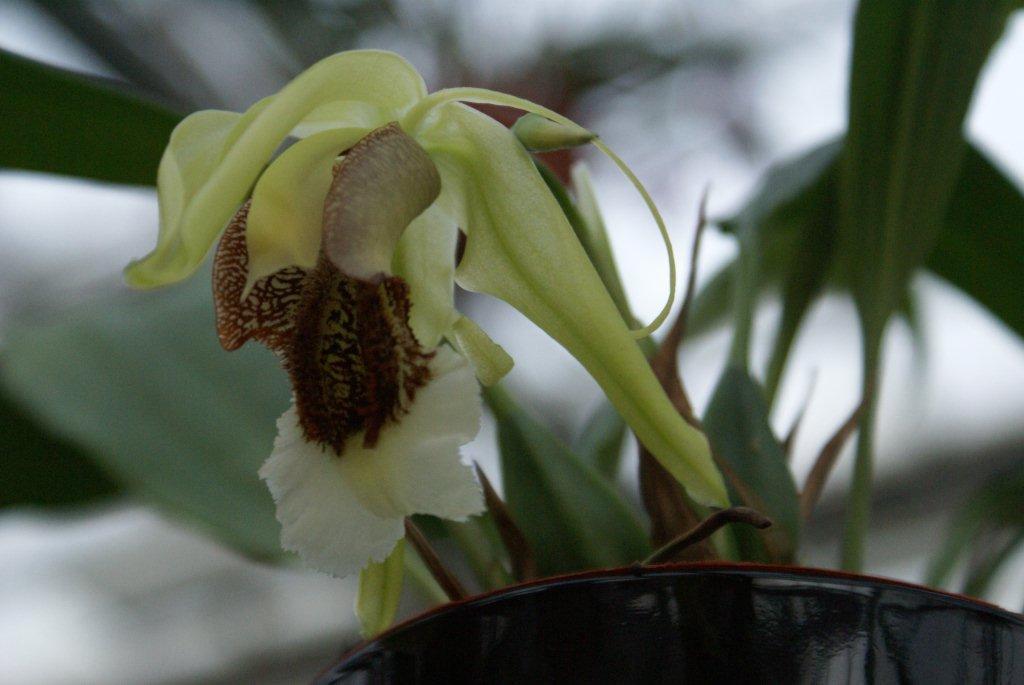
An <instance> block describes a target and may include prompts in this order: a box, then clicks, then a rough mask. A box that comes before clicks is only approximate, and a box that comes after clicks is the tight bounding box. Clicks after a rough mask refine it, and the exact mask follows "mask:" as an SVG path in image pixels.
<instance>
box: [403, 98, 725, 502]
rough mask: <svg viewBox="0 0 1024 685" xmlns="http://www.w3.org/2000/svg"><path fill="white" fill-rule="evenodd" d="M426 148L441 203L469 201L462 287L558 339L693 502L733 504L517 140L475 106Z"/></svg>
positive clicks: (440, 125)
mask: <svg viewBox="0 0 1024 685" xmlns="http://www.w3.org/2000/svg"><path fill="white" fill-rule="evenodd" d="M419 140H420V142H421V143H422V144H423V145H424V147H425V148H426V149H427V151H428V152H429V153H430V154H431V156H432V157H433V158H434V161H435V163H436V164H437V166H438V169H439V170H440V172H441V175H442V189H443V190H442V197H446V196H450V195H451V194H452V193H453V192H461V195H462V197H463V199H464V210H465V212H466V214H465V216H464V217H463V218H462V220H461V221H460V225H461V226H462V227H463V229H464V230H465V231H466V234H467V243H466V252H465V255H464V256H463V259H462V262H461V264H460V266H459V268H458V270H457V271H456V277H457V280H458V282H459V284H460V285H462V286H464V287H466V288H468V289H470V290H477V291H481V292H486V293H489V294H491V295H494V296H496V297H499V298H501V299H503V300H505V301H506V302H508V303H509V304H511V305H512V306H514V307H515V308H516V309H518V310H519V311H521V312H522V313H523V314H525V315H526V316H527V317H528V318H530V319H531V320H532V321H533V322H534V323H536V324H537V325H538V326H540V327H541V328H542V329H544V330H545V331H546V332H547V333H548V334H549V335H551V336H552V337H553V338H555V339H556V340H558V341H559V342H560V343H561V344H562V345H563V346H565V348H566V349H567V350H569V352H570V353H572V354H573V356H575V357H576V358H577V359H578V360H579V361H580V362H581V363H582V364H583V365H584V366H585V367H586V368H587V370H588V371H589V372H590V374H591V375H592V376H593V377H594V379H595V380H596V381H597V382H598V383H599V384H600V385H601V387H602V389H603V390H604V391H605V393H606V394H607V395H608V398H609V399H610V400H611V401H612V403H613V404H615V406H616V408H617V409H618V410H619V412H620V414H621V415H622V416H623V418H624V419H626V421H627V422H628V423H629V425H630V426H631V427H632V428H633V430H634V431H635V432H636V434H637V436H638V437H639V438H640V440H641V441H642V442H643V443H644V445H646V446H647V448H648V449H649V450H650V451H651V453H652V454H654V455H655V456H656V457H657V458H658V460H659V461H660V462H661V463H662V464H663V465H664V466H665V468H666V469H668V470H669V472H671V473H672V474H673V475H674V476H675V477H676V478H677V479H678V480H679V481H680V482H681V483H682V484H683V485H684V486H685V487H686V488H687V490H688V491H689V492H690V494H691V495H692V496H693V497H694V498H695V499H697V500H699V501H701V502H705V503H709V504H717V505H724V504H727V502H728V498H727V497H726V493H725V487H724V485H723V482H722V478H721V475H720V474H719V472H718V470H717V469H716V468H715V465H714V462H713V461H712V458H711V453H710V449H709V447H708V443H707V440H706V439H705V437H704V435H703V434H702V433H700V432H699V431H697V430H696V429H694V428H693V427H691V426H689V425H688V424H687V423H686V422H685V421H683V419H682V417H680V416H679V414H678V412H676V411H675V409H674V408H673V406H672V404H671V402H670V401H669V399H668V397H666V395H665V393H664V391H663V390H662V388H661V385H660V384H659V383H658V381H657V379H656V378H655V377H654V374H653V372H652V371H651V369H650V366H649V365H648V364H647V360H646V359H645V358H644V356H643V354H641V352H640V350H639V348H638V347H637V345H636V342H635V340H634V339H633V336H632V335H631V334H630V331H629V330H628V329H627V327H626V325H625V323H624V322H623V321H622V318H621V316H619V313H618V311H617V309H616V308H615V304H614V303H613V302H612V299H611V297H610V296H609V295H608V292H607V291H606V290H605V288H604V286H603V285H602V283H601V279H600V277H599V276H598V275H597V272H596V271H595V270H594V267H593V265H592V264H591V263H590V261H589V260H588V259H587V256H586V253H585V252H584V250H583V248H582V246H581V245H580V243H579V241H578V240H577V239H576V236H575V235H574V234H573V232H572V228H571V227H570V226H569V224H568V221H567V220H566V218H565V215H564V214H563V213H562V211H561V210H560V208H559V206H558V203H557V202H556V200H555V199H554V197H553V196H552V195H551V193H550V192H549V191H548V190H547V188H546V186H545V185H544V182H543V180H542V179H541V178H540V175H539V174H538V173H537V171H536V169H535V167H534V165H533V162H532V161H531V159H530V157H529V155H528V154H527V152H526V150H525V149H524V148H523V147H522V145H520V144H519V142H518V141H517V140H516V139H515V137H514V136H513V135H512V133H510V132H509V131H508V130H507V129H506V128H505V127H503V126H501V125H500V124H498V123H497V122H496V121H494V120H493V119H491V118H490V117H487V116H485V115H483V114H481V113H479V112H477V111H475V110H472V109H470V108H469V107H466V106H464V105H461V104H448V105H445V106H444V109H443V110H441V111H436V112H435V113H434V116H432V121H431V122H428V123H427V124H425V125H424V127H423V129H422V130H421V133H420V135H419ZM446 186H447V188H446ZM453 188H456V189H457V190H456V191H453Z"/></svg>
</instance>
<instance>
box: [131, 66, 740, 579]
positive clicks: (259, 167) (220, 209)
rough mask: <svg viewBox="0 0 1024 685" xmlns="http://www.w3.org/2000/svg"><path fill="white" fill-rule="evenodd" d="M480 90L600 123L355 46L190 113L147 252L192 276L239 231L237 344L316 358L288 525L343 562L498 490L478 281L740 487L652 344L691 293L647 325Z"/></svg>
mask: <svg viewBox="0 0 1024 685" xmlns="http://www.w3.org/2000/svg"><path fill="white" fill-rule="evenodd" d="M466 102H473V103H492V104H499V105H506V106H512V107H517V108H519V109H521V110H524V111H526V112H530V113H532V114H535V115H538V116H540V117H542V118H543V119H544V120H546V123H550V124H551V126H545V125H541V126H540V129H542V133H543V134H544V136H546V138H545V140H548V141H550V139H551V131H557V129H559V128H561V130H562V131H563V132H564V133H565V136H566V138H567V139H572V140H580V141H582V140H587V139H590V138H592V137H593V136H592V134H589V132H587V131H585V130H584V129H582V128H581V127H579V126H578V125H576V124H574V123H573V122H571V121H570V120H568V119H566V118H564V117H562V116H560V115H558V114H557V113H555V112H552V111H550V110H547V109H545V108H543V107H540V106H538V105H535V104H533V103H531V102H529V101H526V100H521V99H519V98H514V97H512V96H508V95H504V94H501V93H496V92H492V91H487V90H481V89H472V88H457V89H450V90H441V91H438V92H435V93H432V94H428V93H427V90H426V88H425V86H424V83H423V80H422V78H421V77H420V75H419V74H418V73H417V72H416V71H415V69H413V67H412V66H410V65H409V64H408V63H407V62H406V61H405V60H403V59H402V58H401V57H399V56H397V55H395V54H393V53H389V52H382V51H373V50H361V51H352V52H344V53H340V54H337V55H334V56H332V57H328V58H326V59H324V60H322V61H321V62H319V63H317V64H315V65H314V66H312V67H310V68H309V69H307V70H306V71H305V72H303V73H302V74H300V75H299V76H298V77H297V78H295V79H294V80H293V81H292V82H291V83H289V84H288V85H287V86H285V87H284V88H283V89H282V90H281V91H280V92H278V93H277V94H276V95H272V96H270V97H267V98H265V99H263V100H261V101H259V102H257V103H256V104H255V105H253V106H252V107H251V108H250V109H249V110H248V111H247V112H245V113H242V114H238V113H233V112H222V111H203V112H197V113H195V114H192V115H191V116H189V117H187V118H186V119H185V120H184V121H182V122H181V123H180V124H179V125H178V127H177V128H176V129H175V131H174V133H173V134H172V136H171V140H170V142H169V145H168V148H167V150H166V151H165V153H164V157H163V159H162V160H161V163H160V168H159V173H158V192H159V199H160V234H159V237H158V241H157V246H156V248H155V249H154V250H153V251H152V252H151V253H150V254H149V255H147V256H146V257H144V258H143V259H141V260H138V261H136V262H134V263H132V264H131V265H130V266H129V267H128V269H127V270H126V278H127V280H128V282H129V283H130V284H132V285H134V286H137V287H155V286H159V285H164V284H169V283H172V282H175V281H179V280H181V279H184V278H186V277H188V276H189V275H190V274H192V273H193V272H194V271H195V270H196V269H197V268H198V267H199V266H200V264H201V263H202V262H203V260H204V258H205V255H206V254H207V253H208V252H209V250H210V248H211V247H212V246H213V244H214V242H216V241H217V239H218V236H221V234H222V233H223V235H222V236H221V237H220V243H219V246H218V249H217V255H216V257H215V260H214V284H215V301H216V304H217V313H218V331H219V333H220V336H221V340H222V343H223V344H224V345H225V347H228V348H232V349H233V348H235V347H238V346H239V345H241V344H242V343H244V342H245V341H246V340H247V339H255V340H257V341H260V342H262V343H264V344H266V345H267V346H269V347H271V349H274V350H275V351H276V352H277V353H278V354H279V355H280V357H281V358H282V360H283V362H284V365H285V367H286V369H287V370H288V372H289V374H290V375H291V378H292V385H293V390H294V403H293V406H292V407H291V408H290V409H289V410H288V411H287V412H285V414H284V415H283V416H282V417H281V419H280V420H279V423H278V429H279V435H278V438H277V440H276V442H275V444H274V448H273V453H272V455H271V457H270V459H269V460H268V461H267V463H266V464H265V465H264V467H263V468H262V469H261V475H262V476H263V478H264V479H265V480H266V481H267V483H268V485H269V487H270V490H271V492H272V494H273V495H274V498H275V501H276V503H277V515H278V519H279V520H280V521H281V523H282V526H283V532H282V539H283V544H284V546H285V547H286V548H289V549H293V550H296V551H298V552H299V554H300V555H301V556H302V557H303V558H304V559H305V560H306V561H307V562H308V563H309V564H311V565H312V566H314V567H316V568H318V569H321V570H325V571H328V572H331V573H334V574H335V575H346V574H348V573H351V572H353V571H355V570H358V569H359V568H362V567H363V566H365V565H366V563H367V562H369V561H374V562H380V561H382V560H383V559H384V558H385V557H387V555H388V554H389V552H390V551H391V550H392V549H393V548H394V547H395V543H396V542H397V541H398V540H399V539H400V538H401V536H402V519H403V518H404V517H405V516H407V515H410V514H413V513H430V514H434V515H437V516H441V517H445V518H453V519H462V518H465V517H466V516H469V515H472V514H474V513H477V512H479V511H481V509H482V506H483V505H482V500H481V496H480V490H479V486H478V484H477V482H476V480H475V478H474V477H473V474H472V471H471V470H470V469H469V467H468V466H466V465H465V464H464V463H462V461H461V459H460V457H459V447H460V446H461V445H463V444H465V443H466V442H468V441H469V440H470V439H472V437H473V436H474V435H475V433H476V430H477V425H478V422H479V416H480V400H479V388H478V386H477V384H476V381H475V380H474V378H473V373H474V372H475V373H476V376H477V378H479V379H480V380H481V381H482V382H485V383H493V382H495V381H497V380H498V379H499V378H500V377H501V376H502V375H504V373H506V372H507V371H508V370H509V369H510V368H511V360H510V359H509V358H508V355H507V354H505V353H504V351H503V350H502V349H501V348H500V347H499V346H498V345H497V344H495V343H494V342H493V341H491V340H490V338H488V336H487V335H486V334H485V333H484V332H483V331H482V330H481V329H480V328H479V327H477V326H476V325H475V324H474V323H473V322H472V321H470V320H469V319H467V318H465V317H463V316H461V315H460V314H459V313H458V312H457V311H456V310H455V308H454V299H453V285H454V284H455V283H457V284H458V285H460V286H461V287H463V288H466V289H469V290H473V291H479V292H483V293H487V294H490V295H493V296H496V297H498V298H500V299H503V300H505V301H506V302H508V303H509V304H511V305H512V306H514V307H516V308H517V309H518V310H519V311H521V312H522V313H523V314H524V315H525V316H526V317H527V318H529V319H530V320H532V321H533V322H534V323H535V324H536V325H538V326H539V327H540V328H542V329H543V330H544V331H546V332H547V333H548V334H549V335H551V336H552V337H553V338H554V339H555V340H557V341H558V342H559V343H561V344H562V345H563V346H564V347H565V348H566V349H567V350H568V351H569V352H570V353H571V354H572V355H573V356H575V357H576V358H577V359H578V360H579V361H580V362H581V363H582V364H583V366H584V367H585V368H586V369H587V370H588V371H589V372H590V373H591V375H592V376H593V377H594V379H595V380H596V381H597V382H598V384H599V385H600V386H601V387H602V389H603V390H604V392H605V393H606V394H607V396H608V397H609V399H610V400H611V401H612V403H613V404H614V405H615V406H616V408H617V409H618V410H619V412H620V413H621V415H622V416H623V418H624V419H625V420H626V421H627V422H628V423H629V425H630V426H631V427H632V428H633V430H634V432H635V433H636V434H637V436H638V437H639V439H640V440H641V441H642V442H643V443H644V444H645V446H646V447H647V448H648V449H649V450H650V452H651V453H652V454H653V455H654V456H655V457H656V458H658V459H659V461H660V462H661V463H662V464H663V465H664V466H665V468H666V469H667V470H668V471H669V472H670V473H672V474H673V475H674V476H675V477H676V478H677V479H678V480H679V481H680V482H681V483H682V484H683V485H684V486H685V487H686V489H687V490H688V492H689V493H690V495H691V496H692V497H694V498H695V499H696V500H698V501H700V502H704V503H708V504H716V505H723V504H726V503H727V498H726V494H725V488H724V485H723V483H722V479H721V476H720V474H719V472H718V471H717V469H716V468H715V466H714V462H713V461H712V459H711V456H710V451H709V448H708V445H707V441H706V440H705V438H704V436H703V434H702V433H700V432H699V431H698V430H696V429H694V428H692V427H691V426H689V425H688V424H687V423H685V422H684V421H683V420H682V418H681V417H680V416H679V415H678V413H676V411H675V410H674V409H673V407H672V404H671V403H670V401H669V400H668V398H667V397H666V396H665V394H664V392H663V391H662V389H661V387H660V385H659V383H658V381H657V379H656V378H655V377H654V375H653V373H652V372H651V369H650V367H649V366H648V364H647V361H646V359H645V358H644V356H643V354H642V353H641V352H640V350H639V348H638V346H637V345H636V342H635V339H636V337H637V336H638V335H644V334H647V333H649V332H650V330H652V329H653V327H654V326H655V325H656V324H657V323H660V321H661V320H663V319H664V317H665V315H666V314H667V311H668V306H669V305H666V307H665V309H664V310H663V311H662V313H661V314H660V315H659V317H658V318H657V319H656V321H655V322H654V323H653V324H652V325H651V326H648V327H647V328H645V329H643V330H642V331H639V332H638V331H631V330H629V328H628V327H627V325H626V323H625V322H624V321H623V320H622V318H621V317H620V315H619V313H618V311H617V310H616V307H615V305H614V303H613V302H612V299H611V298H610V296H609V295H608V293H607V291H606V290H605V288H604V286H603V285H602V282H601V280H600V277H599V276H598V274H597V272H596V271H595V269H594V267H593V265H592V264H591V263H590V261H589V260H588V259H587V256H586V253H585V252H584V250H583V248H582V247H581V245H580V243H579V241H578V240H577V238H576V236H575V235H574V233H573V232H572V229H571V227H570V225H569V224H568V221H567V220H566V218H565V216H564V214H563V213H562V211H561V210H560V208H559V206H558V203H557V201H556V200H555V198H554V197H553V196H552V195H551V193H550V191H549V190H548V189H547V187H546V186H545V184H544V182H543V180H542V179H541V177H540V175H539V174H538V172H537V171H536V168H535V167H534V165H533V162H532V160H531V157H530V155H529V153H528V151H527V149H526V147H524V144H523V142H521V140H520V139H519V138H517V136H516V135H515V134H514V133H513V132H512V131H510V130H509V129H507V128H505V127H504V126H502V125H500V124H499V123H498V122H496V121H495V120H493V119H491V118H490V117H487V116H486V115H484V114H482V113H481V112H479V111H477V110H474V109H472V108H470V107H468V106H467V105H466V104H464V103H466ZM541 123H542V124H543V123H545V122H541ZM527 133H528V132H527ZM554 137H555V138H557V137H558V136H557V135H555V136H554ZM293 141H294V142H293ZM289 142H290V143H291V144H290V145H289V146H288V147H286V148H285V149H284V150H283V152H279V150H280V148H281V147H282V145H283V144H286V143H289ZM594 143H595V145H597V146H598V147H599V148H600V149H602V150H603V151H605V152H606V153H607V154H609V155H610V156H611V157H612V159H613V161H615V162H616V163H617V164H619V165H620V168H622V169H623V170H624V171H625V172H626V173H627V175H628V176H629V177H630V179H631V180H632V181H634V183H635V184H636V185H637V187H638V189H639V190H640V192H641V193H642V194H643V196H644V198H645V200H647V201H648V204H649V205H650V206H651V207H652V208H653V204H652V203H651V202H650V198H649V197H648V196H647V194H646V191H644V190H643V188H642V186H640V185H639V182H638V181H636V179H635V177H634V176H633V175H632V173H631V172H629V171H628V169H626V168H625V166H624V165H623V164H622V163H621V161H620V160H618V158H617V157H614V155H612V153H611V152H610V151H608V150H607V148H605V147H604V145H603V143H601V142H600V140H595V141H594ZM544 144H548V143H544ZM278 152H279V154H276V153H278ZM275 154H276V156H275ZM659 222H660V217H659ZM659 225H661V224H659ZM225 226H226V227H227V229H226V230H225ZM460 229H461V231H462V232H463V233H464V235H465V245H464V249H463V250H461V251H460V252H461V255H460V258H459V259H458V262H457V263H456V244H457V240H458V237H459V231H460ZM445 340H447V341H448V342H449V343H451V346H452V347H451V348H450V347H447V346H443V344H442V343H443V342H444V341H445ZM452 348H454V349H452Z"/></svg>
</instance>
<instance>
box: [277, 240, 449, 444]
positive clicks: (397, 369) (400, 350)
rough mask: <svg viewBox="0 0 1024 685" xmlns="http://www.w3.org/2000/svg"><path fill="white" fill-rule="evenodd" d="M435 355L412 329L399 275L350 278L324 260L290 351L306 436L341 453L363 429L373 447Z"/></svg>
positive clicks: (288, 363)
mask: <svg viewBox="0 0 1024 685" xmlns="http://www.w3.org/2000/svg"><path fill="white" fill-rule="evenodd" d="M432 356H433V355H432V354H431V353H426V352H424V351H423V350H422V348H421V347H420V345H419V343H418V342H417V340H416V337H415V335H413V332H412V330H411V329H410V328H409V288H408V286H407V285H406V283H405V281H403V280H402V279H400V278H398V277H395V276H388V277H381V278H379V279H375V280H374V281H366V280H360V279H355V278H351V277H349V276H346V275H344V274H342V273H341V272H339V271H338V270H337V269H336V268H335V267H334V266H333V265H332V264H331V263H330V262H329V261H328V260H326V259H322V260H321V262H320V264H319V266H318V267H317V269H316V270H315V271H314V272H313V273H312V274H310V278H309V281H308V283H307V285H306V287H305V288H304V289H303V298H302V303H301V304H300V305H299V306H298V307H297V308H296V310H295V334H294V337H293V339H292V343H291V344H290V345H289V346H288V348H287V351H286V353H285V368H287V369H288V372H289V374H290V375H291V377H292V386H293V388H294V391H295V403H296V408H297V410H298V414H299V421H300V423H301V425H302V428H303V431H304V432H305V434H306V437H307V438H308V439H309V440H311V441H314V442H318V443H320V444H323V445H329V446H330V447H332V448H333V449H334V450H335V451H336V452H337V453H338V454H341V453H342V451H343V450H344V447H345V443H346V441H347V440H348V439H349V438H350V437H352V436H353V435H355V434H356V433H359V432H360V431H365V434H364V438H363V444H364V446H366V447H373V446H374V445H375V444H376V443H377V440H378V438H379V436H380V431H381V429H382V428H383V427H384V426H385V425H386V424H387V423H389V422H392V421H395V420H397V419H399V418H400V417H401V415H402V414H404V413H405V412H406V411H408V407H409V405H410V404H411V402H412V400H413V398H414V397H415V394H416V391H417V390H418V389H419V388H420V387H422V386H423V385H425V384H426V383H427V381H428V380H429V378H430V371H429V367H428V363H429V361H430V359H431V357H432Z"/></svg>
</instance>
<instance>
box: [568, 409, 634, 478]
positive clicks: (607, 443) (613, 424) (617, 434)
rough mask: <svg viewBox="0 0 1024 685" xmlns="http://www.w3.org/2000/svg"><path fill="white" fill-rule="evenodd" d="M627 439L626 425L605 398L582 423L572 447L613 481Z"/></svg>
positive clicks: (589, 464)
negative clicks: (623, 442)
mask: <svg viewBox="0 0 1024 685" xmlns="http://www.w3.org/2000/svg"><path fill="white" fill-rule="evenodd" d="M625 437H626V422H625V421H623V420H622V417H621V416H619V412H618V411H616V410H615V407H613V406H612V403H611V402H609V401H608V400H605V399H602V400H601V403H600V404H599V405H598V406H597V408H595V409H594V411H593V413H592V414H591V415H590V417H589V418H588V419H587V420H586V422H585V423H584V424H583V428H582V430H580V434H579V435H578V436H577V437H576V440H575V442H573V444H572V451H573V452H575V453H576V454H578V455H579V456H580V459H582V460H583V462H584V463H586V464H587V465H588V466H591V467H593V468H594V469H595V470H596V471H597V472H598V473H600V474H601V475H602V476H604V477H605V478H607V479H608V480H609V481H612V482H614V481H615V479H616V477H617V476H618V475H619V466H620V465H621V464H622V441H623V439H625Z"/></svg>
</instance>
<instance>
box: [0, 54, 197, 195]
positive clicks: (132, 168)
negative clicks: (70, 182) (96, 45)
mask: <svg viewBox="0 0 1024 685" xmlns="http://www.w3.org/2000/svg"><path fill="white" fill-rule="evenodd" d="M0 82H2V83H3V84H4V114H3V116H0V140H3V141H4V142H3V145H0V167H9V168H14V169H26V170H29V171H45V172H49V173H55V174H66V175H69V176H81V177H83V178H91V179H96V180H99V181H111V182H114V183H129V184H139V185H151V184H153V183H154V182H155V181H156V168H157V165H158V164H159V162H160V156H161V155H162V154H163V150H164V146H165V145H166V144H167V140H168V138H169V137H170V135H171V130H172V129H173V128H174V126H175V125H176V124H177V123H178V121H179V120H180V119H181V117H180V116H179V115H177V114H175V113H173V112H170V111H168V110H166V109H164V108H163V107H161V106H159V105H156V104H154V103H152V102H150V101H147V100H145V99H142V98H140V97H138V96H135V95H132V94H129V93H128V92H126V90H125V89H124V87H123V86H121V87H119V86H118V85H117V84H115V83H113V82H108V81H104V80H101V79H96V78H90V77H87V76H84V75H81V74H75V73H73V72H70V71H65V70H62V69H56V68H53V67H48V66H45V65H43V64H39V63H38V62H33V61H32V60H29V59H25V58H23V57H19V56H17V55H14V54H12V53H10V52H6V51H3V50H0Z"/></svg>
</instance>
